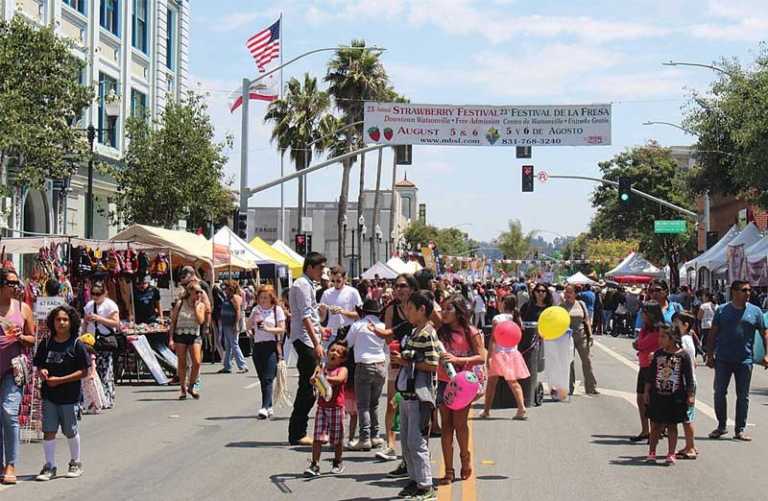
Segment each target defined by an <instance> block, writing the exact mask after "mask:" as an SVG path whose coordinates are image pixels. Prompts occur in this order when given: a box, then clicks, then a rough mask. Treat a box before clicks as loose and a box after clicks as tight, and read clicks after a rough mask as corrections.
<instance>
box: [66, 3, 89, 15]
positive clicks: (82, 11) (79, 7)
mask: <svg viewBox="0 0 768 501" xmlns="http://www.w3.org/2000/svg"><path fill="white" fill-rule="evenodd" d="M64 3H65V4H66V5H69V6H70V7H72V8H73V9H75V10H76V11H77V12H79V13H80V14H82V15H85V3H86V0H64Z"/></svg>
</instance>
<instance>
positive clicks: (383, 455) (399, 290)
mask: <svg viewBox="0 0 768 501" xmlns="http://www.w3.org/2000/svg"><path fill="white" fill-rule="evenodd" d="M417 290H418V283H417V282H416V279H415V278H414V277H413V275H411V274H410V273H401V274H400V275H398V276H397V278H396V279H395V287H394V300H393V301H392V302H391V303H390V304H388V305H387V306H386V308H385V310H384V326H385V329H384V330H383V331H382V332H378V334H379V335H384V336H386V337H387V341H388V342H389V353H390V354H392V353H399V352H400V342H401V341H402V340H403V338H405V337H406V336H409V335H410V334H411V332H412V331H413V325H411V323H410V322H408V320H407V317H406V316H405V304H406V303H407V302H408V298H409V297H411V294H413V293H414V292H416V291H417ZM399 370H400V366H399V365H396V364H394V363H391V362H390V364H389V370H388V375H387V411H386V413H385V415H384V426H386V430H387V446H386V448H384V450H382V451H379V452H378V453H377V454H376V457H378V458H379V459H384V460H386V461H394V460H396V459H397V453H396V452H395V432H394V431H392V424H393V422H394V420H395V413H396V409H397V406H396V404H395V393H396V392H397V390H395V380H396V379H397V373H398V371H399ZM407 475H408V470H407V469H406V468H405V464H400V465H399V466H398V467H397V469H396V470H395V471H394V472H392V476H400V477H404V476H407Z"/></svg>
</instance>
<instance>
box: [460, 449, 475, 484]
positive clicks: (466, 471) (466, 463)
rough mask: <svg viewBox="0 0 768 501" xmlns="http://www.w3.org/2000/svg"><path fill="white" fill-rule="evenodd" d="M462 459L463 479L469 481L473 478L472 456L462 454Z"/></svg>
mask: <svg viewBox="0 0 768 501" xmlns="http://www.w3.org/2000/svg"><path fill="white" fill-rule="evenodd" d="M459 457H460V458H461V479H462V480H467V479H468V478H470V477H471V476H472V456H471V455H470V453H469V452H467V453H466V454H460V455H459Z"/></svg>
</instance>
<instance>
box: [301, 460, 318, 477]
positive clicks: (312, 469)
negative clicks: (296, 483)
mask: <svg viewBox="0 0 768 501" xmlns="http://www.w3.org/2000/svg"><path fill="white" fill-rule="evenodd" d="M304 476H305V477H319V476H320V465H318V464H317V463H312V464H310V465H309V467H308V468H307V469H306V470H304Z"/></svg>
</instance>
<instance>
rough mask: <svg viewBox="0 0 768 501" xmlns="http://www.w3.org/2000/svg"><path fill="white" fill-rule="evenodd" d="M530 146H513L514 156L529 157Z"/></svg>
mask: <svg viewBox="0 0 768 501" xmlns="http://www.w3.org/2000/svg"><path fill="white" fill-rule="evenodd" d="M531 150H532V148H531V147H530V146H518V147H517V148H515V157H516V158H531V156H532V154H531V153H532V152H531Z"/></svg>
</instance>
